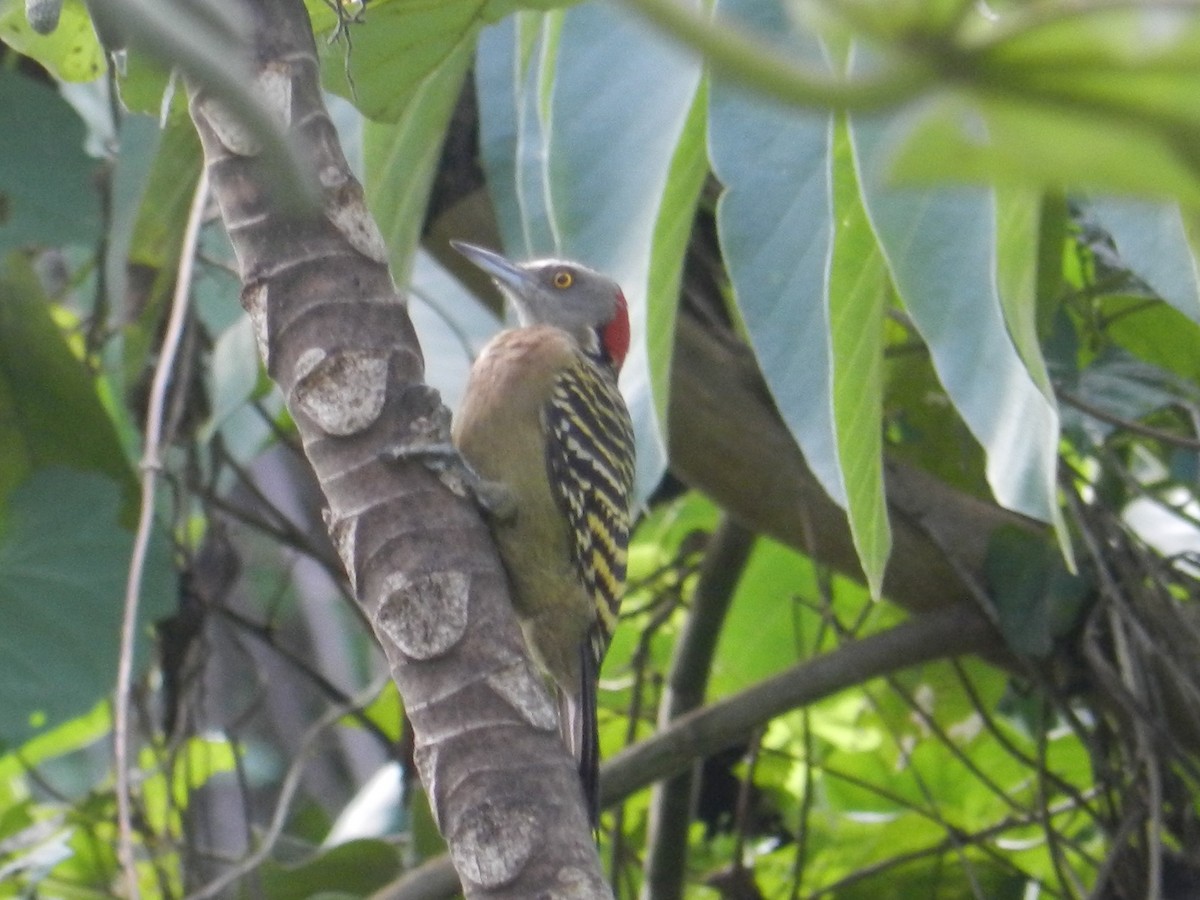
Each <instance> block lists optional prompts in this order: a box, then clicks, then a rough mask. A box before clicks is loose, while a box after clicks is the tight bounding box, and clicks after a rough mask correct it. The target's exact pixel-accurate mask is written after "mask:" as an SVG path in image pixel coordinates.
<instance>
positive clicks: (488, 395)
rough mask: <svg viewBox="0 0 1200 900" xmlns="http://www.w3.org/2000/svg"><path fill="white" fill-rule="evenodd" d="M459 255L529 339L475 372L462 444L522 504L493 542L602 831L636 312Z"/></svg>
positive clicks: (555, 268)
mask: <svg viewBox="0 0 1200 900" xmlns="http://www.w3.org/2000/svg"><path fill="white" fill-rule="evenodd" d="M451 243H452V244H453V246H454V248H455V249H456V250H458V252H459V253H461V254H463V256H465V257H466V258H467V259H468V260H470V261H471V262H472V263H474V264H475V265H476V266H478V267H479V268H480V269H482V270H483V271H484V272H485V273H486V274H488V275H489V276H491V278H492V280H493V281H494V282H495V283H496V286H497V287H499V288H500V291H501V293H503V294H504V295H505V296H506V297H507V298H508V299H509V300H510V301H511V302H512V304H513V306H514V307H516V310H517V316H518V321H519V327H517V328H513V329H509V330H506V331H502V332H501V333H500V334H498V335H497V336H496V337H495V338H493V339H492V340H491V341H490V342H489V343H488V344H487V345H486V346H485V347H484V348H483V351H482V352H481V353H480V355H479V358H478V359H477V360H476V361H475V364H474V366H472V368H471V373H470V376H469V378H468V380H467V387H466V391H465V393H464V395H463V399H462V403H461V405H460V407H459V410H458V413H457V415H456V416H455V418H454V422H453V425H452V428H451V432H452V436H453V440H454V445H455V446H456V447H457V448H458V451H459V453H461V455H462V457H463V459H464V460H466V462H467V463H468V465H470V466H471V468H473V469H474V470H475V472H476V473H477V474H478V475H479V476H480V477H481V478H482V479H484V480H485V481H487V482H490V483H496V484H498V485H500V486H501V487H502V489H504V490H505V492H506V495H507V497H508V499H509V500H510V501H511V509H512V514H511V515H507V516H494V517H493V518H492V531H493V534H494V536H495V539H496V544H497V546H498V547H499V549H500V555H501V558H502V559H503V561H504V565H505V568H506V570H507V572H508V577H509V581H510V584H511V587H512V593H513V603H514V606H515V608H516V612H517V616H518V618H519V619H520V621H521V626H522V629H523V631H524V633H525V639H526V643H527V644H528V646H529V648H530V650H531V652H532V655H533V657H534V659H535V661H536V662H537V663H538V664H539V665H540V666H541V668H542V669H543V670H544V671H545V673H546V674H547V675H548V676H549V679H550V682H551V684H552V687H553V689H554V693H555V695H556V700H557V703H558V711H559V728H560V731H561V733H562V737H563V740H564V741H565V743H566V744H567V747H568V748H569V749H570V751H571V753H572V755H573V756H574V757H575V761H576V763H577V764H578V766H579V774H580V779H581V781H582V783H583V791H584V796H585V799H586V802H587V807H588V812H589V814H590V816H591V819H592V823H593V825H594V824H595V823H596V821H597V818H598V815H599V793H598V789H599V782H598V776H599V764H600V744H599V734H598V732H597V724H596V682H597V678H598V675H599V671H600V662H601V660H602V659H603V658H604V654H605V651H606V650H607V649H608V644H609V640H610V639H611V637H612V633H613V629H614V628H615V626H616V623H617V609H618V605H619V604H620V601H621V593H622V591H623V589H624V583H625V563H626V549H627V547H628V544H629V530H630V520H631V509H630V498H631V496H632V492H633V471H634V442H633V426H632V424H631V422H630V419H629V410H628V409H627V408H626V406H625V401H624V399H623V398H622V397H621V393H620V391H619V390H618V389H617V373H618V372H619V371H620V369H621V364H622V363H623V362H624V360H625V354H626V353H627V352H628V350H629V310H628V307H627V306H626V302H625V295H624V294H623V293H622V292H621V288H620V287H619V286H618V285H617V283H616V282H615V281H613V280H612V279H610V278H606V277H605V276H604V275H601V274H600V273H598V272H595V271H593V270H591V269H589V268H587V267H586V266H582V265H579V264H578V263H573V262H566V261H564V260H559V259H543V260H537V261H534V262H527V263H519V264H518V263H514V262H510V261H509V260H508V259H506V258H504V257H503V256H500V255H499V254H497V253H493V252H492V251H490V250H485V249H483V248H482V247H476V246H474V245H472V244H466V243H463V242H461V241H452V242H451Z"/></svg>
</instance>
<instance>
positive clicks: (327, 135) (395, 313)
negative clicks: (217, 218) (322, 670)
mask: <svg viewBox="0 0 1200 900" xmlns="http://www.w3.org/2000/svg"><path fill="white" fill-rule="evenodd" d="M245 13H246V16H247V19H248V21H249V22H250V23H251V24H252V26H253V32H252V34H253V45H252V46H251V47H250V48H248V53H247V56H248V57H249V68H250V71H251V74H252V77H253V79H254V87H255V88H256V90H257V93H258V94H259V96H260V98H261V99H262V101H263V102H265V103H266V104H267V105H268V106H269V107H271V108H272V112H273V113H274V117H275V119H276V120H277V121H278V122H280V123H282V124H283V127H284V128H285V130H286V132H287V134H288V138H289V141H290V142H292V143H293V144H294V145H295V146H296V147H297V149H298V150H299V155H300V157H301V158H302V159H304V160H306V161H307V163H308V164H309V166H310V167H311V170H312V172H313V173H314V181H316V182H318V183H319V194H320V208H319V209H316V210H314V211H309V212H304V213H296V212H295V211H294V209H295V204H294V203H292V204H290V205H289V204H284V203H282V202H281V199H282V198H281V197H280V196H279V195H278V191H277V190H276V191H273V190H272V188H271V184H272V180H271V178H270V161H269V160H268V159H266V158H265V156H264V154H263V153H262V152H261V150H260V149H259V148H258V147H257V142H256V141H255V140H253V139H247V134H248V132H247V130H246V129H245V128H244V127H243V126H242V125H241V123H240V122H238V121H237V120H236V118H235V117H234V116H233V114H232V113H230V112H229V106H228V104H226V103H223V102H222V100H221V99H220V98H219V97H218V96H216V95H215V94H214V93H212V92H210V91H209V90H207V89H206V88H205V86H204V85H202V84H194V85H192V86H191V106H190V109H191V113H192V118H193V120H194V121H195V123H196V127H197V129H198V131H199V133H200V137H201V140H202V142H203V145H204V154H205V165H206V166H207V169H208V172H209V175H210V178H211V182H212V186H213V191H214V193H215V195H216V197H217V199H218V201H219V203H220V207H221V213H222V216H223V218H224V222H225V226H226V229H227V231H228V232H229V236H230V239H231V240H232V242H233V245H234V248H235V250H236V251H237V255H238V261H239V266H240V273H241V278H242V303H243V305H244V306H245V308H246V310H247V311H248V312H249V314H250V317H251V319H252V321H253V323H254V327H255V331H256V335H257V338H258V345H259V350H260V352H261V354H262V355H263V358H264V360H265V362H266V365H267V371H268V372H269V373H270V375H271V377H272V378H273V379H274V380H275V381H276V382H277V383H278V384H279V386H280V388H281V390H282V391H283V395H284V397H285V399H286V401H287V404H288V408H289V410H290V411H291V414H292V417H293V418H294V419H295V422H296V426H297V428H298V430H299V433H300V436H301V438H302V441H303V444H304V448H305V453H306V454H307V456H308V459H309V461H310V463H311V464H312V467H313V469H314V471H315V473H316V475H317V478H318V480H319V482H320V485H321V488H322V490H323V492H324V496H325V500H326V502H327V504H328V510H327V513H326V522H327V524H328V526H329V531H330V535H331V536H332V538H333V541H334V544H335V545H336V546H337V548H338V551H339V553H340V555H341V558H342V561H343V563H344V564H345V567H346V570H347V573H348V574H349V577H350V581H351V584H352V585H353V586H354V589H355V593H356V596H357V598H358V600H359V602H360V603H361V605H362V607H363V610H364V612H365V614H366V616H367V618H368V620H369V621H370V622H371V623H372V626H373V627H374V630H375V633H376V635H377V636H378V638H379V641H380V643H381V644H382V646H383V649H384V652H385V653H386V655H387V658H388V660H389V662H390V664H391V669H392V674H393V677H394V678H395V680H396V684H397V685H398V687H399V689H400V693H401V696H402V697H403V698H404V705H405V711H406V713H407V715H408V716H409V719H410V720H411V722H412V725H413V729H414V732H415V734H416V754H415V756H416V760H417V766H418V769H419V771H420V775H421V778H422V780H423V782H424V784H425V787H426V789H427V790H428V792H429V793H430V795H431V801H432V807H433V809H434V812H435V815H436V817H437V820H438V823H439V826H440V828H441V830H442V832H443V834H444V835H445V837H446V840H447V841H448V843H449V846H450V853H451V856H452V858H453V860H454V863H455V866H456V868H457V870H458V873H459V875H460V877H461V879H462V882H463V885H464V888H465V892H466V895H467V896H468V897H489V898H491V897H535V896H566V895H570V896H572V897H579V898H593V897H596V898H599V897H608V896H611V894H610V893H609V890H608V887H607V885H606V884H605V882H604V880H603V878H602V875H601V872H600V867H599V861H598V858H597V854H596V850H595V847H594V845H593V843H592V839H591V834H590V832H589V829H588V824H587V819H586V817H585V815H584V810H583V804H582V795H581V792H580V788H579V782H578V777H577V775H576V773H575V768H574V765H573V764H572V763H571V761H570V759H569V757H568V755H567V753H566V751H565V748H564V747H563V746H562V744H561V742H560V740H559V738H558V731H557V726H556V719H555V713H554V708H553V706H552V705H551V703H550V701H549V698H548V697H547V695H546V692H545V689H544V686H543V684H542V681H541V678H540V676H539V675H538V674H537V671H536V670H535V669H534V668H533V666H532V664H531V663H530V662H529V660H528V657H527V655H526V653H525V649H524V643H523V641H522V638H521V634H520V631H519V629H518V627H517V624H516V621H515V619H514V617H513V613H512V608H511V605H510V602H509V599H508V596H507V590H508V589H507V583H506V579H505V574H504V570H503V569H502V567H501V565H500V562H499V558H498V557H497V555H496V552H495V548H494V546H493V544H492V540H491V537H490V535H489V533H488V530H487V528H486V526H485V524H484V522H483V521H482V519H481V517H480V515H479V514H478V512H477V510H476V509H475V508H474V507H473V504H472V503H470V502H468V501H467V500H464V499H462V498H461V497H460V496H456V494H455V493H454V492H452V491H451V490H450V489H449V488H448V487H447V486H446V484H444V483H442V481H440V480H439V477H438V476H437V475H435V474H434V473H433V472H432V471H431V469H430V468H429V467H428V466H427V465H426V464H425V462H423V461H422V459H423V458H422V457H420V456H418V457H416V458H414V457H413V456H411V455H407V456H406V451H413V450H420V449H421V448H422V447H428V446H429V445H435V444H443V445H444V444H447V443H448V422H449V416H448V413H447V411H446V409H445V408H444V407H443V406H442V404H441V400H440V398H439V397H438V395H437V393H436V392H435V391H433V390H432V389H430V388H428V387H426V386H425V385H424V384H423V383H422V378H423V371H424V363H423V360H422V357H421V352H420V348H419V347H418V346H417V341H416V336H415V334H414V332H413V328H412V325H411V323H410V321H409V317H408V313H407V309H406V307H405V303H404V300H403V298H402V297H400V296H399V295H398V294H397V293H396V290H395V287H394V285H393V284H392V281H391V277H390V275H389V272H388V268H387V253H386V249H385V247H384V246H383V241H382V238H381V237H380V235H379V231H378V229H377V227H376V225H375V223H374V222H373V221H372V220H371V218H370V216H369V215H368V213H367V210H366V206H365V204H364V202H363V195H362V187H361V186H360V185H359V184H358V183H357V182H356V181H355V180H354V179H353V177H352V176H351V175H350V172H349V169H348V168H347V165H346V161H345V159H344V157H343V155H342V151H341V149H340V147H339V146H338V142H337V137H336V134H335V132H334V128H333V124H332V123H331V122H330V120H329V117H328V115H327V113H326V111H325V108H324V104H323V102H322V100H321V94H320V88H319V85H318V82H317V77H318V64H317V57H316V51H315V47H314V43H313V37H312V32H311V28H310V26H309V21H308V16H307V14H306V12H305V9H304V7H303V5H302V4H301V3H300V2H299V0H260V2H254V3H246V4H245ZM398 456H399V457H400V458H401V459H402V460H403V461H399V462H398V461H397V457H398ZM449 480H450V479H449V478H447V482H449Z"/></svg>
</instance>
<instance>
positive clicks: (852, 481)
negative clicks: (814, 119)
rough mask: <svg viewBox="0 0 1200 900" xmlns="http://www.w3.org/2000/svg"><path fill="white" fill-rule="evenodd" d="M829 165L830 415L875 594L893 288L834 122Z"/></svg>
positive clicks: (886, 534)
mask: <svg viewBox="0 0 1200 900" xmlns="http://www.w3.org/2000/svg"><path fill="white" fill-rule="evenodd" d="M836 136H837V140H836V145H835V146H836V158H835V163H834V205H835V207H836V209H837V231H836V233H835V235H834V243H833V254H832V256H831V258H830V264H829V275H828V280H827V282H826V285H825V303H826V305H827V306H828V307H829V336H830V341H831V343H832V346H833V385H832V387H833V391H832V396H833V418H834V426H835V432H836V437H837V453H838V463H839V465H840V466H841V470H842V480H843V483H844V484H845V486H846V512H847V514H848V516H849V520H850V533H851V536H852V537H853V539H854V547H855V549H856V550H857V551H858V559H859V562H860V563H861V564H862V568H863V572H864V574H866V576H867V585H868V586H869V587H870V589H871V594H872V596H876V597H878V596H879V593H880V591H881V590H882V588H883V572H884V568H885V567H886V566H887V560H888V555H889V554H890V553H891V549H892V532H891V528H890V527H889V525H888V516H887V499H886V497H885V496H884V490H883V425H882V421H881V420H882V418H883V336H884V316H885V315H886V313H887V309H888V298H889V295H890V291H891V288H890V285H889V283H888V277H887V268H886V267H885V266H884V262H883V254H882V253H880V250H879V246H878V244H876V242H875V236H874V235H873V234H872V233H871V225H870V223H869V222H868V221H867V216H866V211H865V210H864V209H863V207H862V203H861V202H860V200H859V185H858V181H857V178H856V172H855V170H854V167H853V165H852V161H851V158H850V152H851V151H850V139H849V134H848V131H847V129H846V126H845V121H844V119H841V120H839V122H838V128H837V134H836Z"/></svg>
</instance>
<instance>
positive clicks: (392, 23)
mask: <svg viewBox="0 0 1200 900" xmlns="http://www.w3.org/2000/svg"><path fill="white" fill-rule="evenodd" d="M565 2H567V0H542V2H538V0H530V2H524V3H514V2H512V0H490V2H484V3H480V2H478V0H437V2H428V0H425V2H411V0H409V2H404V0H382V2H378V3H371V4H369V5H368V6H367V8H366V10H365V11H364V13H363V14H362V15H361V16H360V17H359V19H358V20H357V21H352V22H348V23H345V28H346V33H347V34H348V36H349V40H348V41H347V40H345V39H342V40H336V41H330V40H328V39H319V40H318V47H319V50H320V53H321V74H322V80H323V82H324V84H325V87H326V88H328V89H329V90H332V91H334V92H335V93H337V94H340V95H341V96H343V97H346V98H348V99H350V100H353V101H354V105H355V106H357V107H358V108H359V109H360V110H361V111H362V112H363V114H364V115H366V116H367V117H369V118H371V119H376V120H379V121H385V122H396V121H399V120H400V119H401V117H403V116H404V115H405V110H407V109H408V108H409V106H410V105H411V104H412V103H413V101H414V99H415V98H416V96H417V95H418V94H420V93H422V92H423V91H426V90H428V87H427V86H426V85H427V81H428V79H429V78H430V77H431V76H434V75H435V73H436V72H438V71H439V70H444V69H445V68H446V67H447V65H449V64H450V60H451V58H452V57H455V56H459V55H461V54H462V53H463V52H469V50H468V49H467V48H469V47H470V46H471V43H472V41H473V40H474V38H475V35H476V34H477V33H478V31H479V28H480V26H482V25H484V24H487V23H489V22H496V21H498V20H499V19H501V18H502V17H504V16H506V15H508V14H509V13H511V12H513V11H515V10H516V9H519V8H526V7H528V8H536V9H549V8H552V7H555V6H562V5H564V3H565ZM308 9H309V14H310V15H311V17H312V23H313V30H314V31H315V32H316V33H317V34H318V35H319V36H321V38H326V37H327V36H329V35H331V34H332V33H333V31H334V28H335V26H336V25H337V18H336V15H335V13H334V9H335V7H334V6H332V5H331V4H328V3H323V2H320V0H308Z"/></svg>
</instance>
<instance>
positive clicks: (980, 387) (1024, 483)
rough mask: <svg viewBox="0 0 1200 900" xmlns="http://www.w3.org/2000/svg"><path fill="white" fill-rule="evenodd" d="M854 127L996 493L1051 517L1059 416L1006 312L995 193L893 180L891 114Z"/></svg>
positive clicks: (888, 237)
mask: <svg viewBox="0 0 1200 900" xmlns="http://www.w3.org/2000/svg"><path fill="white" fill-rule="evenodd" d="M851 126H852V127H851V134H852V138H853V140H854V143H855V156H856V159H857V160H858V161H859V165H860V167H861V175H862V187H863V199H864V203H865V205H866V208H867V213H868V215H869V216H870V219H871V224H872V226H873V228H874V230H875V233H876V235H877V237H878V239H879V242H880V246H881V247H882V249H883V252H884V256H885V257H886V259H887V264H888V268H889V270H890V272H891V276H892V281H893V283H894V284H895V286H896V289H897V290H898V291H899V294H900V297H901V299H902V301H903V302H904V305H905V307H906V308H907V309H908V311H909V313H910V314H911V316H912V320H913V324H914V325H915V326H916V328H917V330H918V331H919V332H920V333H921V336H922V337H923V338H924V340H925V343H926V344H927V345H928V347H929V352H930V354H931V355H932V358H933V363H934V366H935V368H936V369H937V372H938V377H939V378H940V379H941V382H942V384H943V385H944V386H945V388H946V391H947V393H948V394H949V395H950V398H951V400H952V401H953V403H954V406H955V408H956V409H957V410H958V412H959V414H960V415H961V416H962V417H963V420H964V421H965V422H966V423H967V426H968V427H969V428H970V429H971V432H972V433H973V434H974V435H975V437H976V439H977V440H978V441H979V442H980V444H982V445H983V448H984V450H985V452H986V453H987V476H988V482H989V484H990V485H991V488H992V491H993V492H994V493H995V496H996V499H997V500H998V501H999V502H1000V503H1001V504H1003V505H1004V506H1006V507H1008V508H1009V509H1013V510H1017V511H1019V512H1022V513H1025V514H1026V515H1030V516H1034V517H1036V518H1039V519H1042V520H1044V521H1051V520H1052V519H1053V518H1054V516H1055V511H1056V509H1057V498H1056V495H1055V473H1056V467H1057V449H1058V418H1057V414H1056V411H1055V409H1054V406H1053V404H1052V403H1051V401H1050V400H1049V399H1047V397H1046V396H1045V395H1044V394H1043V393H1042V392H1041V390H1039V388H1038V386H1037V384H1036V383H1035V382H1034V380H1033V379H1032V378H1031V377H1030V374H1029V370H1028V369H1027V368H1026V367H1025V364H1024V362H1023V361H1022V359H1021V357H1020V355H1019V354H1018V353H1017V351H1016V349H1015V347H1014V345H1013V342H1012V339H1011V337H1010V335H1009V332H1008V327H1007V325H1006V323H1005V320H1004V317H1003V315H1002V308H1001V303H1000V298H999V296H998V286H997V284H996V281H995V272H996V227H997V224H996V205H995V197H994V196H993V194H992V193H991V192H990V191H987V190H985V189H981V188H962V187H960V188H929V189H914V188H900V187H895V186H891V185H890V182H889V180H888V176H887V160H888V155H889V153H890V151H891V147H892V143H891V142H892V139H893V137H892V135H891V133H890V130H889V122H888V120H887V119H886V118H883V117H869V118H868V117H853V118H852V121H851Z"/></svg>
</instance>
